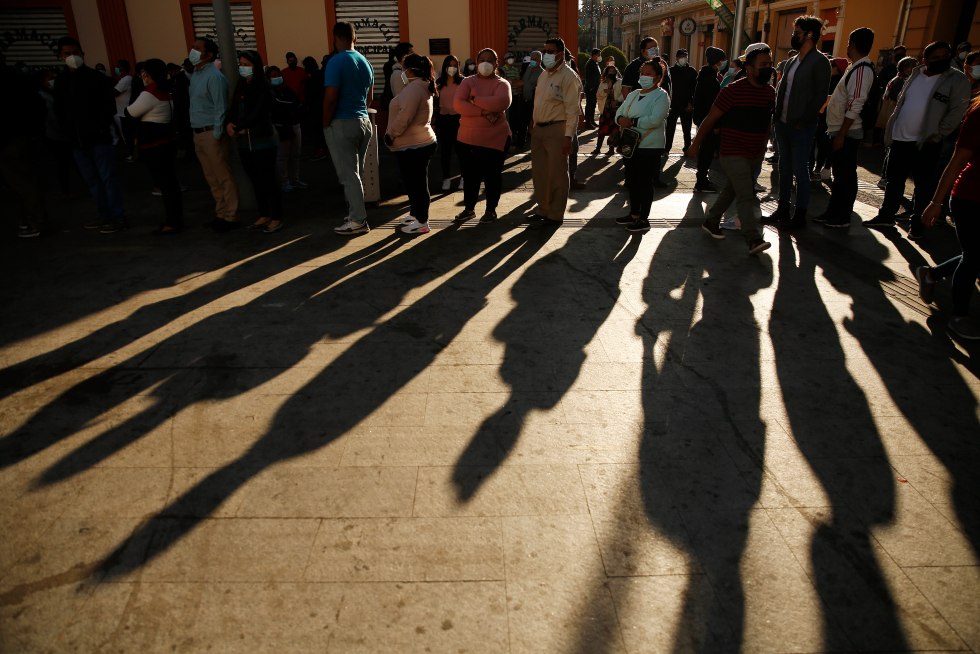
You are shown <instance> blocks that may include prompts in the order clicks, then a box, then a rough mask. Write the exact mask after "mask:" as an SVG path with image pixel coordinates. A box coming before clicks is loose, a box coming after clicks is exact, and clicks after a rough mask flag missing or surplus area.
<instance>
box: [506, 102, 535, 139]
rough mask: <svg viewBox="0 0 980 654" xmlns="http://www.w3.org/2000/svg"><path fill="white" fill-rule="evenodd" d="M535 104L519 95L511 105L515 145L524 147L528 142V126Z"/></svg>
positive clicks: (511, 126) (511, 122)
mask: <svg viewBox="0 0 980 654" xmlns="http://www.w3.org/2000/svg"><path fill="white" fill-rule="evenodd" d="M533 111H534V104H533V103H532V102H529V101H527V100H525V99H524V98H523V96H517V97H516V98H514V101H513V102H512V103H511V105H510V112H511V121H510V131H511V133H512V134H513V138H514V145H516V146H517V147H518V148H523V147H524V146H525V145H526V144H527V128H528V125H530V123H531V114H532V113H533Z"/></svg>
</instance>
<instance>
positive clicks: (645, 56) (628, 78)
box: [623, 36, 671, 96]
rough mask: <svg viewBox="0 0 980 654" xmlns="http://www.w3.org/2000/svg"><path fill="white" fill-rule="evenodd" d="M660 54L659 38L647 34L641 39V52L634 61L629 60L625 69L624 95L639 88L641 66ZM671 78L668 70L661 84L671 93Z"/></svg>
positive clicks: (661, 86)
mask: <svg viewBox="0 0 980 654" xmlns="http://www.w3.org/2000/svg"><path fill="white" fill-rule="evenodd" d="M659 56H660V44H659V43H658V42H657V39H655V38H653V37H652V36H645V37H643V40H642V41H640V54H639V55H638V56H637V57H636V59H634V60H633V61H631V62H629V64H628V65H627V66H626V69H625V70H624V71H623V95H624V96H626V95H629V94H630V93H631V92H632V91H634V90H636V89H637V88H638V84H639V82H638V80H639V78H640V66H642V65H643V64H644V63H645V62H647V61H649V60H650V59H653V58H654V57H659ZM670 84H671V80H670V72H669V70H668V72H667V74H666V75H664V79H663V82H662V83H661V84H660V88H662V89H663V90H664V91H667V94H668V95H669V94H670V91H671V87H670Z"/></svg>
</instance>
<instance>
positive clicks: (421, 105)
mask: <svg viewBox="0 0 980 654" xmlns="http://www.w3.org/2000/svg"><path fill="white" fill-rule="evenodd" d="M401 75H402V81H403V82H405V87H404V88H403V89H402V90H401V92H399V93H398V95H396V96H395V97H394V99H393V100H392V101H391V104H390V105H389V106H388V131H387V132H386V133H385V138H384V141H385V144H386V145H387V146H388V147H389V148H390V149H391V151H392V152H394V153H395V160H396V161H397V162H398V169H399V170H400V171H401V176H402V183H403V184H404V185H405V189H406V191H407V192H408V202H409V205H410V207H411V213H410V214H409V215H408V217H407V218H405V219H404V220H402V228H401V229H402V231H403V232H405V233H406V234H428V233H429V159H431V158H432V153H433V152H435V151H436V135H435V132H433V131H432V124H431V123H432V97H433V96H434V95H435V94H436V85H435V81H434V80H433V79H432V62H431V61H429V58H428V57H423V56H421V55H417V54H411V55H408V56H407V57H405V60H404V61H403V62H402V71H401Z"/></svg>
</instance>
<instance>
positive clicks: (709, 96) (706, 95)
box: [691, 47, 725, 193]
mask: <svg viewBox="0 0 980 654" xmlns="http://www.w3.org/2000/svg"><path fill="white" fill-rule="evenodd" d="M704 59H705V61H707V62H708V63H706V64H705V65H704V66H702V67H701V70H700V72H698V79H697V82H696V83H695V86H694V101H693V104H694V110H693V112H692V114H691V118H692V119H693V120H694V124H695V125H700V124H701V121H703V120H704V119H705V118H707V117H708V113H709V112H710V111H711V105H713V104H714V102H715V98H716V97H717V96H718V92H719V91H720V90H721V80H719V79H718V73H719V72H720V71H721V69H722V68H723V67H724V65H725V51H724V50H722V49H721V48H715V47H708V48H706V49H705V51H704ZM717 149H718V137H717V136H715V135H714V134H709V135H707V136H705V138H704V141H702V143H701V148H700V149H699V150H698V175H697V181H696V182H695V184H694V191H695V192H697V193H717V192H718V189H717V188H715V185H714V184H712V183H711V182H710V181H708V171H709V170H711V161H712V160H713V159H714V158H715V150H717Z"/></svg>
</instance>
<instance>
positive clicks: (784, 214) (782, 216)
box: [760, 204, 791, 225]
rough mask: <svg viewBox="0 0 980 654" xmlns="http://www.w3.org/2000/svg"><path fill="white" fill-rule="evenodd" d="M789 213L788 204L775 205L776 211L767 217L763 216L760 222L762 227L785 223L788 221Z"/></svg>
mask: <svg viewBox="0 0 980 654" xmlns="http://www.w3.org/2000/svg"><path fill="white" fill-rule="evenodd" d="M790 211H791V208H790V206H789V205H788V204H780V205H777V206H776V210H775V211H773V212H772V213H771V214H769V215H768V216H763V217H762V220H761V221H760V222H761V223H762V224H763V225H776V224H779V223H784V222H787V221H788V220H789V219H790Z"/></svg>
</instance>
